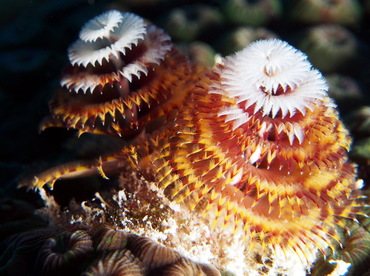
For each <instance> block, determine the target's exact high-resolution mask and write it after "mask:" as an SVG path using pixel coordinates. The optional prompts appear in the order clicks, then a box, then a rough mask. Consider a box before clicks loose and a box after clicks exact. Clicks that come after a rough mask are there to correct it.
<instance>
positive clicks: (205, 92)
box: [24, 11, 363, 268]
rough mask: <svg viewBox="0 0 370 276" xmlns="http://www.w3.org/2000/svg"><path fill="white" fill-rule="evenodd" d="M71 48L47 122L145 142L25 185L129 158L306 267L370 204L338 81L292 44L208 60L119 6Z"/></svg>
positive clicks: (172, 195)
mask: <svg viewBox="0 0 370 276" xmlns="http://www.w3.org/2000/svg"><path fill="white" fill-rule="evenodd" d="M69 57H70V61H71V64H70V65H69V66H68V67H67V69H66V71H65V73H64V74H63V77H62V86H63V88H62V89H61V90H60V91H58V93H57V94H56V96H55V97H54V99H53V100H52V102H51V105H50V109H51V116H50V117H49V118H48V119H47V120H46V121H44V123H43V128H46V127H50V126H61V127H67V128H75V129H78V130H79V131H80V133H83V132H92V133H100V134H108V135H114V136H120V137H123V138H133V139H132V140H131V145H130V146H125V147H123V148H122V149H121V151H120V152H117V153H116V154H113V155H111V156H103V157H101V158H100V159H99V160H97V161H91V162H88V163H86V164H84V163H71V164H66V165H62V166H59V167H56V168H53V169H51V170H49V171H47V172H45V173H43V174H40V175H39V176H38V177H37V178H35V180H34V181H31V182H29V183H24V184H25V185H27V186H29V187H37V188H42V187H43V186H44V185H45V184H47V183H49V184H50V186H51V187H52V186H53V183H54V182H55V181H56V180H57V179H59V178H65V177H69V176H74V175H83V174H84V173H87V172H92V171H94V170H96V168H98V170H99V172H100V173H101V174H102V175H103V176H105V173H104V171H105V168H106V167H108V165H109V166H110V167H112V166H113V167H114V166H116V167H117V170H119V168H122V166H121V167H120V164H121V163H122V162H125V160H126V159H127V160H130V161H131V162H130V164H131V165H132V170H133V171H135V170H138V171H139V172H140V173H141V175H142V176H143V177H144V178H146V180H147V181H148V182H153V183H154V185H155V186H156V187H157V189H159V190H160V191H161V193H163V194H164V196H165V197H166V198H167V200H169V201H170V202H175V203H178V204H180V205H181V206H182V207H183V208H186V209H187V210H189V211H190V212H191V213H193V214H196V216H197V217H199V218H202V220H203V221H204V223H206V224H207V225H209V227H210V229H211V231H214V233H215V235H219V236H220V237H222V238H224V239H226V240H227V239H232V238H233V237H241V240H243V242H244V244H245V248H246V253H245V252H242V254H252V253H251V252H256V250H257V252H258V254H262V255H263V254H265V255H266V256H269V257H268V258H271V259H274V258H275V259H279V258H280V257H281V255H284V256H285V257H286V258H287V259H290V258H291V256H292V255H294V256H296V257H297V258H298V260H299V262H300V265H301V266H302V267H303V268H309V267H310V265H311V264H312V262H313V261H314V260H315V259H316V257H317V255H316V254H317V253H318V252H317V251H321V253H323V254H325V250H327V248H331V249H332V250H336V248H337V247H338V246H339V244H340V241H339V240H340V237H339V234H338V229H337V227H343V228H344V229H345V228H346V227H345V223H344V222H343V220H344V219H353V220H355V215H357V214H361V211H360V210H361V208H360V207H362V206H363V205H362V204H361V203H359V199H360V198H361V192H360V188H361V181H359V180H357V179H356V168H355V166H354V164H352V163H351V162H350V161H349V160H348V158H347V152H348V151H349V147H350V143H351V138H350V137H349V134H348V131H347V130H346V129H345V127H344V126H343V124H342V122H341V121H340V120H339V118H338V113H337V110H336V107H335V104H334V103H333V101H332V100H331V99H330V98H329V97H328V95H327V90H328V86H327V84H326V81H325V79H324V77H323V76H322V75H321V73H320V72H319V71H318V70H316V69H314V68H312V66H311V64H310V63H309V61H308V59H307V56H306V55H305V54H303V53H302V52H300V51H298V50H296V49H295V48H293V47H292V46H290V45H289V44H288V43H286V42H284V41H281V40H278V39H269V40H260V41H257V42H254V43H252V44H250V45H249V46H248V47H246V48H245V49H243V50H241V51H239V52H237V53H235V54H234V55H231V56H228V57H225V58H224V59H223V60H222V62H221V63H219V64H217V65H216V66H215V67H214V68H209V69H205V70H203V68H201V69H200V68H199V67H197V66H194V65H191V64H189V62H188V61H187V59H186V58H185V57H184V56H182V55H181V54H180V53H179V52H178V51H177V50H176V49H175V47H174V46H172V44H171V42H170V38H169V37H168V36H167V35H166V34H165V33H164V32H163V31H162V30H160V29H158V28H157V27H155V26H148V25H146V23H144V21H143V20H142V19H141V18H140V17H138V16H136V15H133V14H130V13H120V12H118V11H109V12H106V13H104V14H102V15H100V16H97V17H96V18H94V19H92V20H91V21H89V22H88V23H87V24H86V25H85V26H84V27H83V28H82V30H81V32H80V38H79V40H78V41H77V42H75V43H74V44H72V46H71V47H70V49H69ZM248 252H249V253H248ZM271 254H272V255H271ZM271 256H272V257H271ZM274 256H275V257H274ZM277 256H280V257H279V258H278V257H277ZM266 258H267V257H266Z"/></svg>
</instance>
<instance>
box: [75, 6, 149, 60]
mask: <svg viewBox="0 0 370 276" xmlns="http://www.w3.org/2000/svg"><path fill="white" fill-rule="evenodd" d="M145 34H146V25H145V23H144V20H143V19H142V18H141V17H139V16H137V15H134V14H132V13H128V12H125V13H120V12H118V11H109V12H106V13H103V14H102V15H99V16H97V17H95V18H93V19H91V20H90V21H89V22H87V23H86V25H85V26H84V27H83V28H82V30H81V32H80V39H79V40H77V41H76V42H75V43H74V44H72V45H71V47H70V48H69V51H68V52H69V53H68V54H69V60H70V62H71V63H72V65H75V64H77V65H83V66H84V67H86V66H87V65H89V64H91V65H93V66H94V65H95V63H99V64H102V63H103V61H104V60H106V61H109V60H110V57H111V56H115V57H118V56H119V53H122V54H125V51H126V49H130V48H131V46H132V45H136V44H137V43H138V41H139V40H141V39H143V38H144V35H145Z"/></svg>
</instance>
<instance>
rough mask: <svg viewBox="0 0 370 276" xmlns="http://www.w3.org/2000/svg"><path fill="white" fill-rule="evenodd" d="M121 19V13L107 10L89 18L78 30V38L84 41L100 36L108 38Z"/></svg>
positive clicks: (93, 39) (91, 40) (92, 40)
mask: <svg viewBox="0 0 370 276" xmlns="http://www.w3.org/2000/svg"><path fill="white" fill-rule="evenodd" d="M122 20H123V16H122V13H121V12H119V11H116V10H111V11H107V12H105V13H102V14H101V15H99V16H97V17H95V18H93V19H91V20H89V21H88V22H87V23H86V24H85V25H84V26H83V27H82V29H81V31H80V35H79V36H80V39H81V40H83V41H85V42H95V41H96V40H98V39H101V38H104V37H105V38H109V35H110V33H111V32H113V29H114V28H117V27H118V26H119V24H121V22H122Z"/></svg>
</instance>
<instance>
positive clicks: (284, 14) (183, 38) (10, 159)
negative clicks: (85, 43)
mask: <svg viewBox="0 0 370 276" xmlns="http://www.w3.org/2000/svg"><path fill="white" fill-rule="evenodd" d="M148 2H153V3H152V4H150V3H149V4H148ZM224 2H227V1H216V0H215V1H186V0H179V1H171V0H168V1H166V0H151V1H150V0H147V1H139V0H138V1H124V0H122V1H102V0H101V1H98V0H96V1H93V0H90V1H82V0H65V1H62V0H34V1H29V0H28V1H26V0H18V1H15V0H1V1H0V6H1V9H0V105H1V107H0V137H1V138H0V142H1V143H0V198H7V197H15V198H22V199H24V200H26V201H28V202H30V203H32V204H34V205H35V206H39V204H41V203H40V201H38V200H37V196H36V195H35V194H33V193H32V192H26V191H25V189H21V190H17V189H16V186H17V182H18V181H19V180H20V179H21V178H22V176H23V175H24V174H27V173H30V172H36V171H40V170H42V169H45V168H47V167H51V166H52V165H53V164H56V163H59V162H61V160H63V161H64V160H73V159H76V158H78V157H79V153H78V152H76V146H75V145H73V142H70V141H71V140H72V141H75V140H76V133H75V132H74V131H68V130H65V129H48V130H46V131H43V132H41V133H40V132H39V124H40V122H41V121H42V119H43V118H44V117H45V116H46V115H47V114H48V101H49V100H50V98H51V97H52V95H53V94H54V92H55V90H56V89H57V88H58V87H59V85H60V84H59V79H60V75H61V72H62V70H63V68H64V66H65V65H66V64H67V62H68V58H67V49H68V46H69V45H70V44H71V43H72V42H73V41H74V40H75V39H76V38H77V36H78V32H79V31H80V28H81V26H82V25H83V24H84V23H85V22H86V21H87V20H89V19H91V18H93V17H94V16H96V15H98V14H100V13H101V12H103V11H105V10H108V9H112V8H114V9H120V10H122V11H125V10H127V11H131V12H134V13H137V14H138V15H140V16H142V17H144V18H147V19H148V20H150V21H152V22H153V23H155V24H157V25H159V26H161V27H163V28H164V29H165V30H166V31H168V32H170V33H171V35H172V37H173V40H174V42H175V43H179V44H184V43H185V44H189V43H190V42H191V41H202V42H205V43H207V44H208V45H209V46H211V47H212V48H213V50H214V51H215V52H219V53H221V54H223V51H226V50H225V46H224V45H223V44H222V43H221V42H220V41H222V40H223V39H225V37H227V34H229V33H231V32H233V31H234V30H235V29H236V28H238V27H241V26H247V25H245V24H240V23H235V22H232V21H231V20H230V19H225V18H224V11H223V10H222V9H221V8H222V6H223V3H224ZM254 2H258V1H254ZM296 2H298V1H293V0H292V1H288V0H286V1H281V12H280V13H279V15H276V16H271V18H270V19H269V20H267V21H266V22H265V23H263V24H262V26H263V27H265V28H266V29H268V30H269V31H271V32H274V33H275V34H277V35H278V36H279V37H280V38H281V39H283V40H287V41H288V42H290V43H292V44H293V46H296V47H298V46H299V42H300V41H302V40H304V38H305V36H307V33H306V31H307V30H308V29H309V28H311V27H313V26H316V25H319V23H304V22H300V21H299V20H297V19H293V18H292V16H291V14H294V7H295V4H296ZM359 3H360V4H361V16H360V18H359V19H358V20H357V22H356V23H355V24H351V25H350V26H344V27H345V28H346V29H347V30H348V31H349V32H350V33H351V34H352V35H353V36H354V37H355V40H356V42H357V43H358V45H359V47H358V51H359V52H360V53H361V55H360V58H359V59H358V58H356V60H354V61H353V60H350V61H349V62H348V64H345V66H344V67H341V68H338V70H337V71H335V70H334V72H329V73H330V74H333V73H340V74H342V75H344V76H348V77H350V78H351V79H352V80H353V81H354V82H355V83H356V85H358V87H359V93H360V94H358V93H357V94H356V93H353V94H351V93H352V89H351V87H350V86H349V87H347V88H346V87H344V88H343V90H344V91H348V93H347V94H346V93H344V95H343V94H341V95H339V96H338V98H337V99H336V100H337V104H338V105H339V109H340V110H341V111H342V113H341V115H342V117H343V118H344V119H346V118H347V117H348V118H353V117H350V116H351V112H355V111H356V110H357V109H360V107H361V106H367V105H369V88H370V78H369V73H370V65H369V64H370V63H369V49H370V47H369V45H370V29H369V15H370V1H365V0H364V1H361V2H359ZM200 4H201V5H203V6H204V5H205V6H206V7H209V8H212V9H214V10H216V11H217V10H219V13H220V15H221V17H220V18H221V19H220V20H219V21H218V19H215V20H214V21H212V20H210V21H211V23H210V24H208V25H207V24H205V27H204V28H203V29H201V30H200V31H198V32H197V33H196V34H193V33H190V31H189V29H186V28H185V27H184V28H183V30H185V31H182V30H181V29H180V28H179V29H177V33H176V29H173V28H171V24H169V23H168V22H169V19H168V18H169V17H170V15H171V13H173V12H174V9H177V8H178V9H180V10H183V11H184V12H185V13H186V15H187V17H188V20H189V22H191V23H194V22H198V23H197V24H198V25H201V24H203V23H204V22H203V23H202V20H201V19H200V16H199V12H198V11H199V9H200V6H199V5H200ZM307 12H309V11H307ZM204 13H205V12H204ZM324 17H325V16H324ZM324 21H325V20H324ZM186 25H188V26H189V25H190V23H188V24H185V26H186ZM339 25H341V24H339ZM343 25H345V24H343ZM190 34H191V35H190ZM338 43H340V42H338ZM221 45H222V46H221ZM226 47H227V46H226ZM231 47H232V45H231V44H230V48H231ZM309 58H310V56H309ZM322 58H323V59H324V58H325V57H322ZM337 58H338V59H340V58H341V57H337ZM319 69H320V68H319ZM329 73H328V74H329ZM324 74H325V75H326V73H324ZM355 118H357V119H355V120H364V121H365V120H367V119H368V118H370V114H369V115H368V116H367V115H364V116H362V117H359V118H358V117H355ZM351 120H354V119H348V120H347V121H346V122H347V123H350V122H351ZM360 123H361V122H360ZM369 125H370V123H369ZM363 128H364V129H361V130H359V129H358V128H356V127H353V128H351V131H352V133H353V137H354V139H355V141H354V145H356V144H357V143H358V142H360V141H362V140H363V139H367V138H368V137H370V129H369V127H366V125H365V127H363ZM83 139H84V138H80V142H77V143H83V141H84V140H83ZM71 144H72V146H71ZM365 145H366V144H365ZM92 151H93V150H92ZM365 151H366V150H364V152H365ZM367 151H368V152H369V151H370V150H369V149H367ZM369 156H370V155H369ZM353 158H354V159H355V161H357V162H359V163H360V166H359V171H360V176H361V177H363V178H364V179H365V182H366V183H367V181H368V171H369V166H368V164H369V163H370V162H369V161H368V160H369V159H368V158H367V156H366V155H360V156H354V157H353Z"/></svg>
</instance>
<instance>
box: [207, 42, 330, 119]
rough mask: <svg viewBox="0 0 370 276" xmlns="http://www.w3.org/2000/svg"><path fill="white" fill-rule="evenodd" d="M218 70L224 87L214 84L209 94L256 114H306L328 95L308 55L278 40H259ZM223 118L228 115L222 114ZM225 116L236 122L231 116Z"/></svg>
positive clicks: (230, 58)
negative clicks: (234, 101) (250, 108)
mask: <svg viewBox="0 0 370 276" xmlns="http://www.w3.org/2000/svg"><path fill="white" fill-rule="evenodd" d="M216 70H218V73H219V74H220V77H221V85H215V86H214V87H212V85H211V90H210V93H215V94H224V95H226V96H229V97H231V98H235V99H236V102H237V103H238V104H239V106H242V107H244V109H245V110H247V109H248V108H249V107H251V106H254V114H256V113H258V112H261V114H262V116H266V115H271V117H272V118H275V117H276V116H279V114H280V116H281V117H282V118H285V117H293V116H294V115H295V114H296V113H297V112H299V113H301V114H302V115H305V112H306V110H307V109H309V110H311V109H312V105H313V104H314V103H316V102H317V101H322V102H324V98H325V97H326V95H327V90H328V86H327V84H326V82H325V79H324V78H323V76H322V75H321V73H320V72H319V71H317V70H315V69H313V68H312V66H311V64H310V63H309V61H308V60H307V56H306V55H305V54H303V53H302V52H301V51H299V50H297V49H295V48H293V47H292V46H290V45H289V44H288V43H287V42H284V41H281V40H278V39H270V40H259V41H256V42H254V43H252V44H250V46H248V47H247V48H245V49H243V50H241V51H239V52H237V53H236V54H234V55H232V56H230V57H227V58H226V59H225V60H224V65H223V66H219V67H218V69H216ZM254 114H249V115H251V116H252V115H254ZM224 115H226V114H225V112H223V113H220V114H219V116H224ZM234 116H235V115H234ZM226 117H227V120H233V119H234V118H233V117H232V116H230V115H229V114H227V115H226ZM235 120H238V118H237V116H235ZM238 124H240V122H238Z"/></svg>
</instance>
